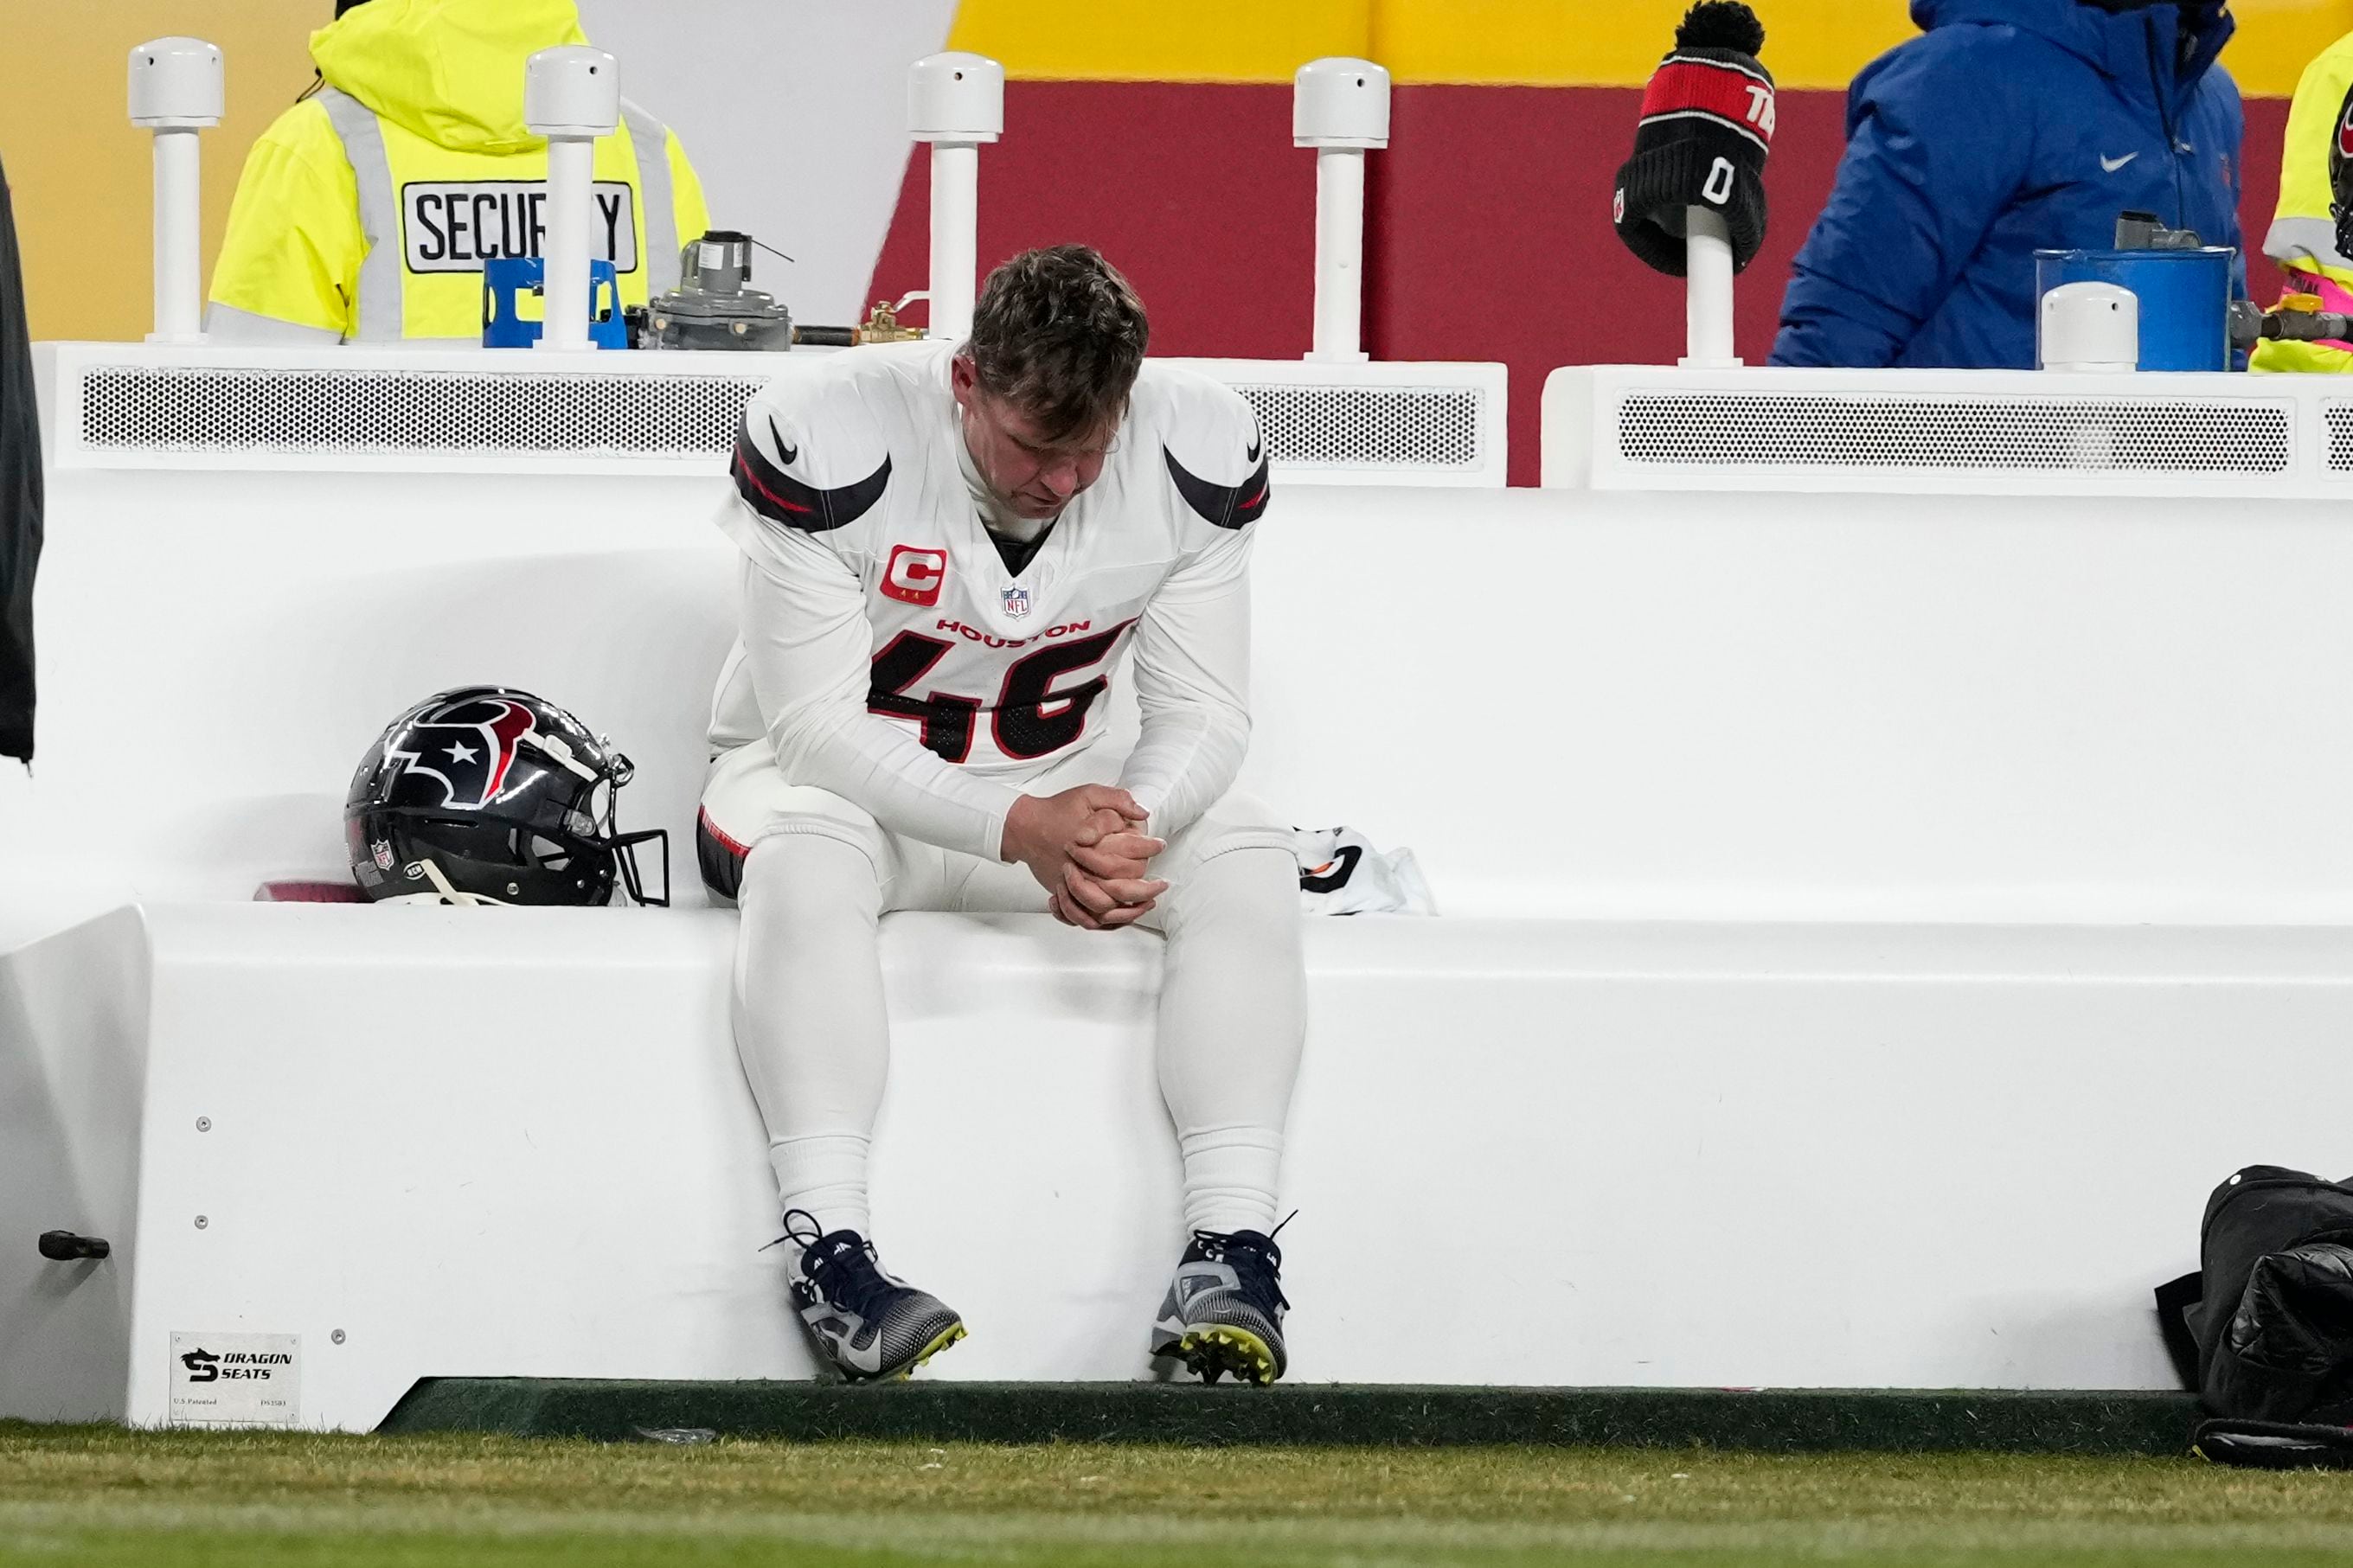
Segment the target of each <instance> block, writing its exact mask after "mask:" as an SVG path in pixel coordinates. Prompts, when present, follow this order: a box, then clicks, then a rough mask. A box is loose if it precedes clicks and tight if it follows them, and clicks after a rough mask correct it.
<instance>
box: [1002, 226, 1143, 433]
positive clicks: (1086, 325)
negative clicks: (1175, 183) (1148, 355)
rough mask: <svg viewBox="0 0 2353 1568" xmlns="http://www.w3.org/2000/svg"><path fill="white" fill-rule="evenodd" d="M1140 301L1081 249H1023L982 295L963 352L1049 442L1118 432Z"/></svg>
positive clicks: (1129, 386)
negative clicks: (1105, 431) (1113, 428)
mask: <svg viewBox="0 0 2353 1568" xmlns="http://www.w3.org/2000/svg"><path fill="white" fill-rule="evenodd" d="M1149 335H1150V331H1149V328H1148V327H1147V325H1146V323H1145V319H1144V305H1143V302H1142V301H1140V300H1137V299H1136V297H1135V290H1134V289H1131V288H1129V287H1128V283H1127V279H1124V278H1123V277H1121V276H1120V275H1119V268H1116V267H1113V265H1112V264H1111V263H1110V262H1108V261H1105V260H1104V259H1103V255H1102V253H1101V252H1100V251H1097V250H1096V249H1095V248H1094V247H1092V246H1087V245H1056V246H1050V247H1047V248H1046V249H1044V250H1025V251H1023V252H1022V253H1021V254H1020V255H1018V256H1017V257H1014V258H1012V259H1011V260H1009V261H1007V262H1006V263H1004V264H1003V265H1002V266H1000V267H998V268H997V270H996V271H994V272H991V273H990V274H989V275H988V281H987V283H985V284H983V285H982V286H981V290H980V302H979V303H978V304H977V305H976V306H975V307H974V309H973V312H972V336H971V337H970V338H968V339H967V340H965V345H964V349H963V351H962V352H963V353H964V355H965V358H966V359H968V360H970V361H971V362H972V368H973V374H974V377H975V379H976V380H977V381H978V382H979V383H980V384H981V386H982V387H983V388H985V389H986V390H987V391H988V392H990V393H993V394H995V395H997V396H998V397H1002V398H1004V399H1005V400H1006V401H1008V402H1009V403H1011V404H1012V405H1014V406H1015V407H1017V408H1018V409H1020V410H1021V412H1022V413H1023V414H1024V415H1025V416H1028V417H1029V418H1030V419H1032V420H1035V421H1036V422H1037V424H1038V426H1039V430H1040V431H1042V432H1043V433H1044V434H1045V436H1046V438H1047V439H1048V440H1050V441H1067V440H1072V439H1082V438H1084V437H1087V436H1089V435H1091V434H1092V433H1093V432H1095V431H1097V430H1101V429H1104V428H1106V427H1108V426H1113V425H1116V424H1117V423H1118V422H1119V419H1120V417H1121V416H1123V415H1124V413H1125V412H1126V409H1127V395H1128V393H1129V392H1130V391H1131V390H1133V389H1134V385H1135V375H1136V372H1137V371H1139V370H1141V369H1142V368H1143V367H1144V345H1145V340H1146V338H1147V337H1148V336H1149Z"/></svg>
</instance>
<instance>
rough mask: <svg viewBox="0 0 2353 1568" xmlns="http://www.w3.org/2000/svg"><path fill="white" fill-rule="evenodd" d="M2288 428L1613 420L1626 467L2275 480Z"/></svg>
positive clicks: (1758, 416)
mask: <svg viewBox="0 0 2353 1568" xmlns="http://www.w3.org/2000/svg"><path fill="white" fill-rule="evenodd" d="M2288 428H2289V426H2288V415H2287V411H2286V410H2285V409H2283V408H2277V407H2266V406H2263V405H2259V404H2243V403H2180V402H2164V403H2160V402H2155V401H2151V402H2131V401H2126V400H2122V399H2114V400H2101V401H2091V400H2084V401H2080V402H2059V401H2051V402H1998V403H1997V402H1970V401H1967V400H1962V399H1952V400H1946V399H1927V398H1920V399H1909V400H1907V399H1898V398H1892V397H1872V398H1863V397H1807V396H1796V395H1788V394H1764V393H1692V392H1666V393H1634V394H1630V395H1628V397H1627V398H1626V401H1625V403H1624V405H1622V407H1621V408H1620V413H1619V418H1618V449H1619V453H1620V456H1621V457H1622V458H1624V459H1625V460H1626V461H1628V462H1630V463H1672V464H1674V465H1677V466H1679V467H1680V466H1684V465H1689V464H1694V463H1702V464H1715V465H1776V466H1796V467H1804V468H1826V467H1837V468H1897V467H1901V468H2030V469H2053V468H2056V469H2071V468H2072V469H2092V470H2103V469H2105V470H2135V469H2137V470H2152V469H2156V470H2164V471H2168V472H2179V473H2195V472H2207V473H2225V474H2277V473H2284V472H2286V471H2287V468H2288V463H2289V437H2288ZM2336 445H2337V442H2336V439H2335V438H2334V437H2332V441H2331V447H2332V450H2334V449H2335V447H2336Z"/></svg>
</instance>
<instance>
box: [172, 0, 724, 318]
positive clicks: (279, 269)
mask: <svg viewBox="0 0 2353 1568" xmlns="http://www.w3.org/2000/svg"><path fill="white" fill-rule="evenodd" d="M583 41H585V40H584V39H583V37H581V34H580V29H579V25H578V18H577V16H576V14H575V11H574V8H573V4H572V0H370V4H368V5H361V6H356V7H354V8H353V10H351V11H350V12H348V13H346V14H345V15H344V16H343V17H342V18H340V19H338V20H337V21H336V22H334V23H333V24H332V25H331V26H326V27H322V28H321V29H320V30H319V31H318V32H317V33H314V34H313V35H311V58H313V59H314V60H316V61H317V62H318V65H319V69H320V74H321V75H322V77H323V78H324V79H325V82H326V85H325V86H324V87H323V88H322V89H321V90H320V91H319V92H318V93H317V94H316V95H315V96H313V97H312V98H311V99H309V100H306V101H304V102H301V103H298V104H296V105H295V106H294V107H293V108H291V109H290V110H287V111H286V112H285V113H284V114H281V115H280V116H279V118H278V121H277V122H276V123H274V124H273V125H271V126H270V128H269V130H268V131H267V132H264V133H263V135H262V137H261V139H260V140H259V142H256V143H255V144H254V147H253V151H252V153H250V154H249V155H248V158H247V160H246V165H245V172H244V174H243V176H242V177H241V178H240V180H239V181H238V183H237V197H236V200H235V202H234V204H233V205H232V206H231V208H230V211H229V225H228V232H227V237H226V238H225V239H224V240H223V242H222V246H221V253H220V258H219V259H218V261H217V262H216V264H215V266H214V269H213V286H212V300H213V305H214V310H213V315H212V319H211V322H210V324H211V325H212V327H213V328H214V330H215V331H216V334H217V335H220V336H223V337H228V338H238V337H243V338H246V339H248V340H250V339H255V338H259V339H263V340H270V339H275V340H276V341H284V342H300V341H316V342H330V341H341V342H395V341H397V340H401V339H418V338H438V339H455V340H470V341H479V340H480V336H481V321H482V279H481V273H482V262H483V260H484V259H485V258H489V257H495V256H531V255H537V254H538V253H539V244H540V240H541V238H542V237H543V233H544V217H543V208H544V205H545V202H546V190H547V184H546V182H547V144H546V142H544V141H543V140H542V139H540V138H539V137H536V136H533V134H532V133H531V132H530V131H529V130H528V129H527V128H526V127H524V125H523V124H522V76H523V62H524V61H525V60H526V59H528V58H530V56H531V55H532V54H533V52H534V51H536V50H538V49H542V48H546V47H552V46H554V45H558V44H567V43H569V44H576V43H581V42H583ZM593 178H594V181H595V185H596V190H595V198H596V199H595V203H594V205H593V207H592V212H591V223H590V246H589V254H590V255H592V256H597V257H602V258H605V259H606V260H608V261H611V262H612V263H613V264H614V268H615V269H616V270H617V272H618V274H619V279H620V292H621V300H622V303H623V304H625V305H631V304H636V305H641V304H644V303H645V302H646V301H647V300H648V299H649V296H651V295H654V294H659V293H661V292H662V291H664V290H666V289H671V288H674V287H675V286H676V285H677V282H678V252H679V246H680V244H681V241H683V240H686V239H691V238H694V237H697V236H699V235H701V234H702V233H703V232H704V230H706V229H707V228H708V227H709V226H710V221H709V215H708V214H707V212H706V211H705V209H704V206H703V200H702V184H701V182H700V181H699V180H697V179H696V177H695V174H694V169H693V166H692V165H691V164H690V163H688V162H687V159H686V153H685V151H684V149H682V148H681V146H680V145H679V142H678V138H677V137H675V136H673V135H671V134H670V132H669V131H668V130H667V129H666V128H665V127H664V126H663V125H662V124H661V122H660V121H657V120H656V119H654V118H653V117H652V116H651V115H649V114H648V113H646V111H645V110H642V109H639V108H638V106H637V105H635V104H633V103H630V102H628V100H623V103H622V115H621V125H620V128H619V129H618V130H617V132H615V133H614V134H612V135H610V136H607V137H602V138H600V139H599V140H598V141H597V142H596V155H595V158H594V161H593ZM240 318H242V319H240Z"/></svg>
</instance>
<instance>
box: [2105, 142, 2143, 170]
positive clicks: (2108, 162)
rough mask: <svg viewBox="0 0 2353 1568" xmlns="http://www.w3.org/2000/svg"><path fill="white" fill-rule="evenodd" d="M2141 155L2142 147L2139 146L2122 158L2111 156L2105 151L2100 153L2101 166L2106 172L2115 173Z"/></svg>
mask: <svg viewBox="0 0 2353 1568" xmlns="http://www.w3.org/2000/svg"><path fill="white" fill-rule="evenodd" d="M2139 156H2140V149H2138V148H2135V149H2133V151H2131V152H2129V153H2126V154H2125V155H2124V156H2123V157H2121V158H2111V157H2109V156H2108V155H2107V154H2106V153H2102V154H2101V155H2100V167H2101V169H2102V170H2103V171H2105V173H2107V174H2115V173H2116V171H2117V170H2118V169H2121V168H2123V167H2124V166H2125V165H2126V163H2131V162H2132V161H2133V160H2134V159H2135V158H2137V157H2139Z"/></svg>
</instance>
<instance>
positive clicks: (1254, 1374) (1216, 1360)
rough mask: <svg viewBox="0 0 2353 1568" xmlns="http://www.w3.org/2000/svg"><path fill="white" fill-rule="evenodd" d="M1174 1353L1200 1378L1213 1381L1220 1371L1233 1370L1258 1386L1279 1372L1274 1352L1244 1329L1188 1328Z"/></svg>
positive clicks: (1240, 1376)
mask: <svg viewBox="0 0 2353 1568" xmlns="http://www.w3.org/2000/svg"><path fill="white" fill-rule="evenodd" d="M1176 1354H1177V1355H1178V1356H1179V1357H1181V1358H1182V1359H1183V1360H1184V1363H1185V1364H1186V1365H1187V1366H1188V1367H1190V1368H1192V1369H1193V1371H1195V1372H1196V1373H1199V1374H1200V1375H1201V1377H1202V1378H1203V1379H1205V1380H1206V1381H1208V1382H1210V1383H1215V1382H1217V1381H1218V1377H1219V1373H1233V1374H1234V1375H1235V1376H1236V1377H1238V1378H1241V1379H1243V1380H1244V1381H1245V1382H1249V1383H1254V1384H1258V1385H1259V1386H1260V1387H1261V1388H1264V1387H1265V1386H1266V1385H1267V1384H1271V1383H1272V1382H1273V1381H1274V1380H1275V1379H1276V1378H1277V1377H1279V1376H1280V1375H1282V1374H1281V1373H1280V1371H1279V1370H1278V1369H1277V1368H1276V1366H1275V1361H1274V1352H1273V1350H1272V1349H1271V1348H1270V1347H1269V1346H1268V1344H1267V1342H1265V1341H1264V1340H1262V1339H1261V1338H1259V1337H1258V1336H1257V1335H1256V1334H1254V1333H1251V1332H1250V1331H1249V1330H1247V1329H1231V1328H1222V1327H1221V1328H1214V1329H1188V1330H1187V1331H1186V1332H1185V1337H1184V1338H1183V1339H1181V1340H1178V1341H1177V1342H1176Z"/></svg>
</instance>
